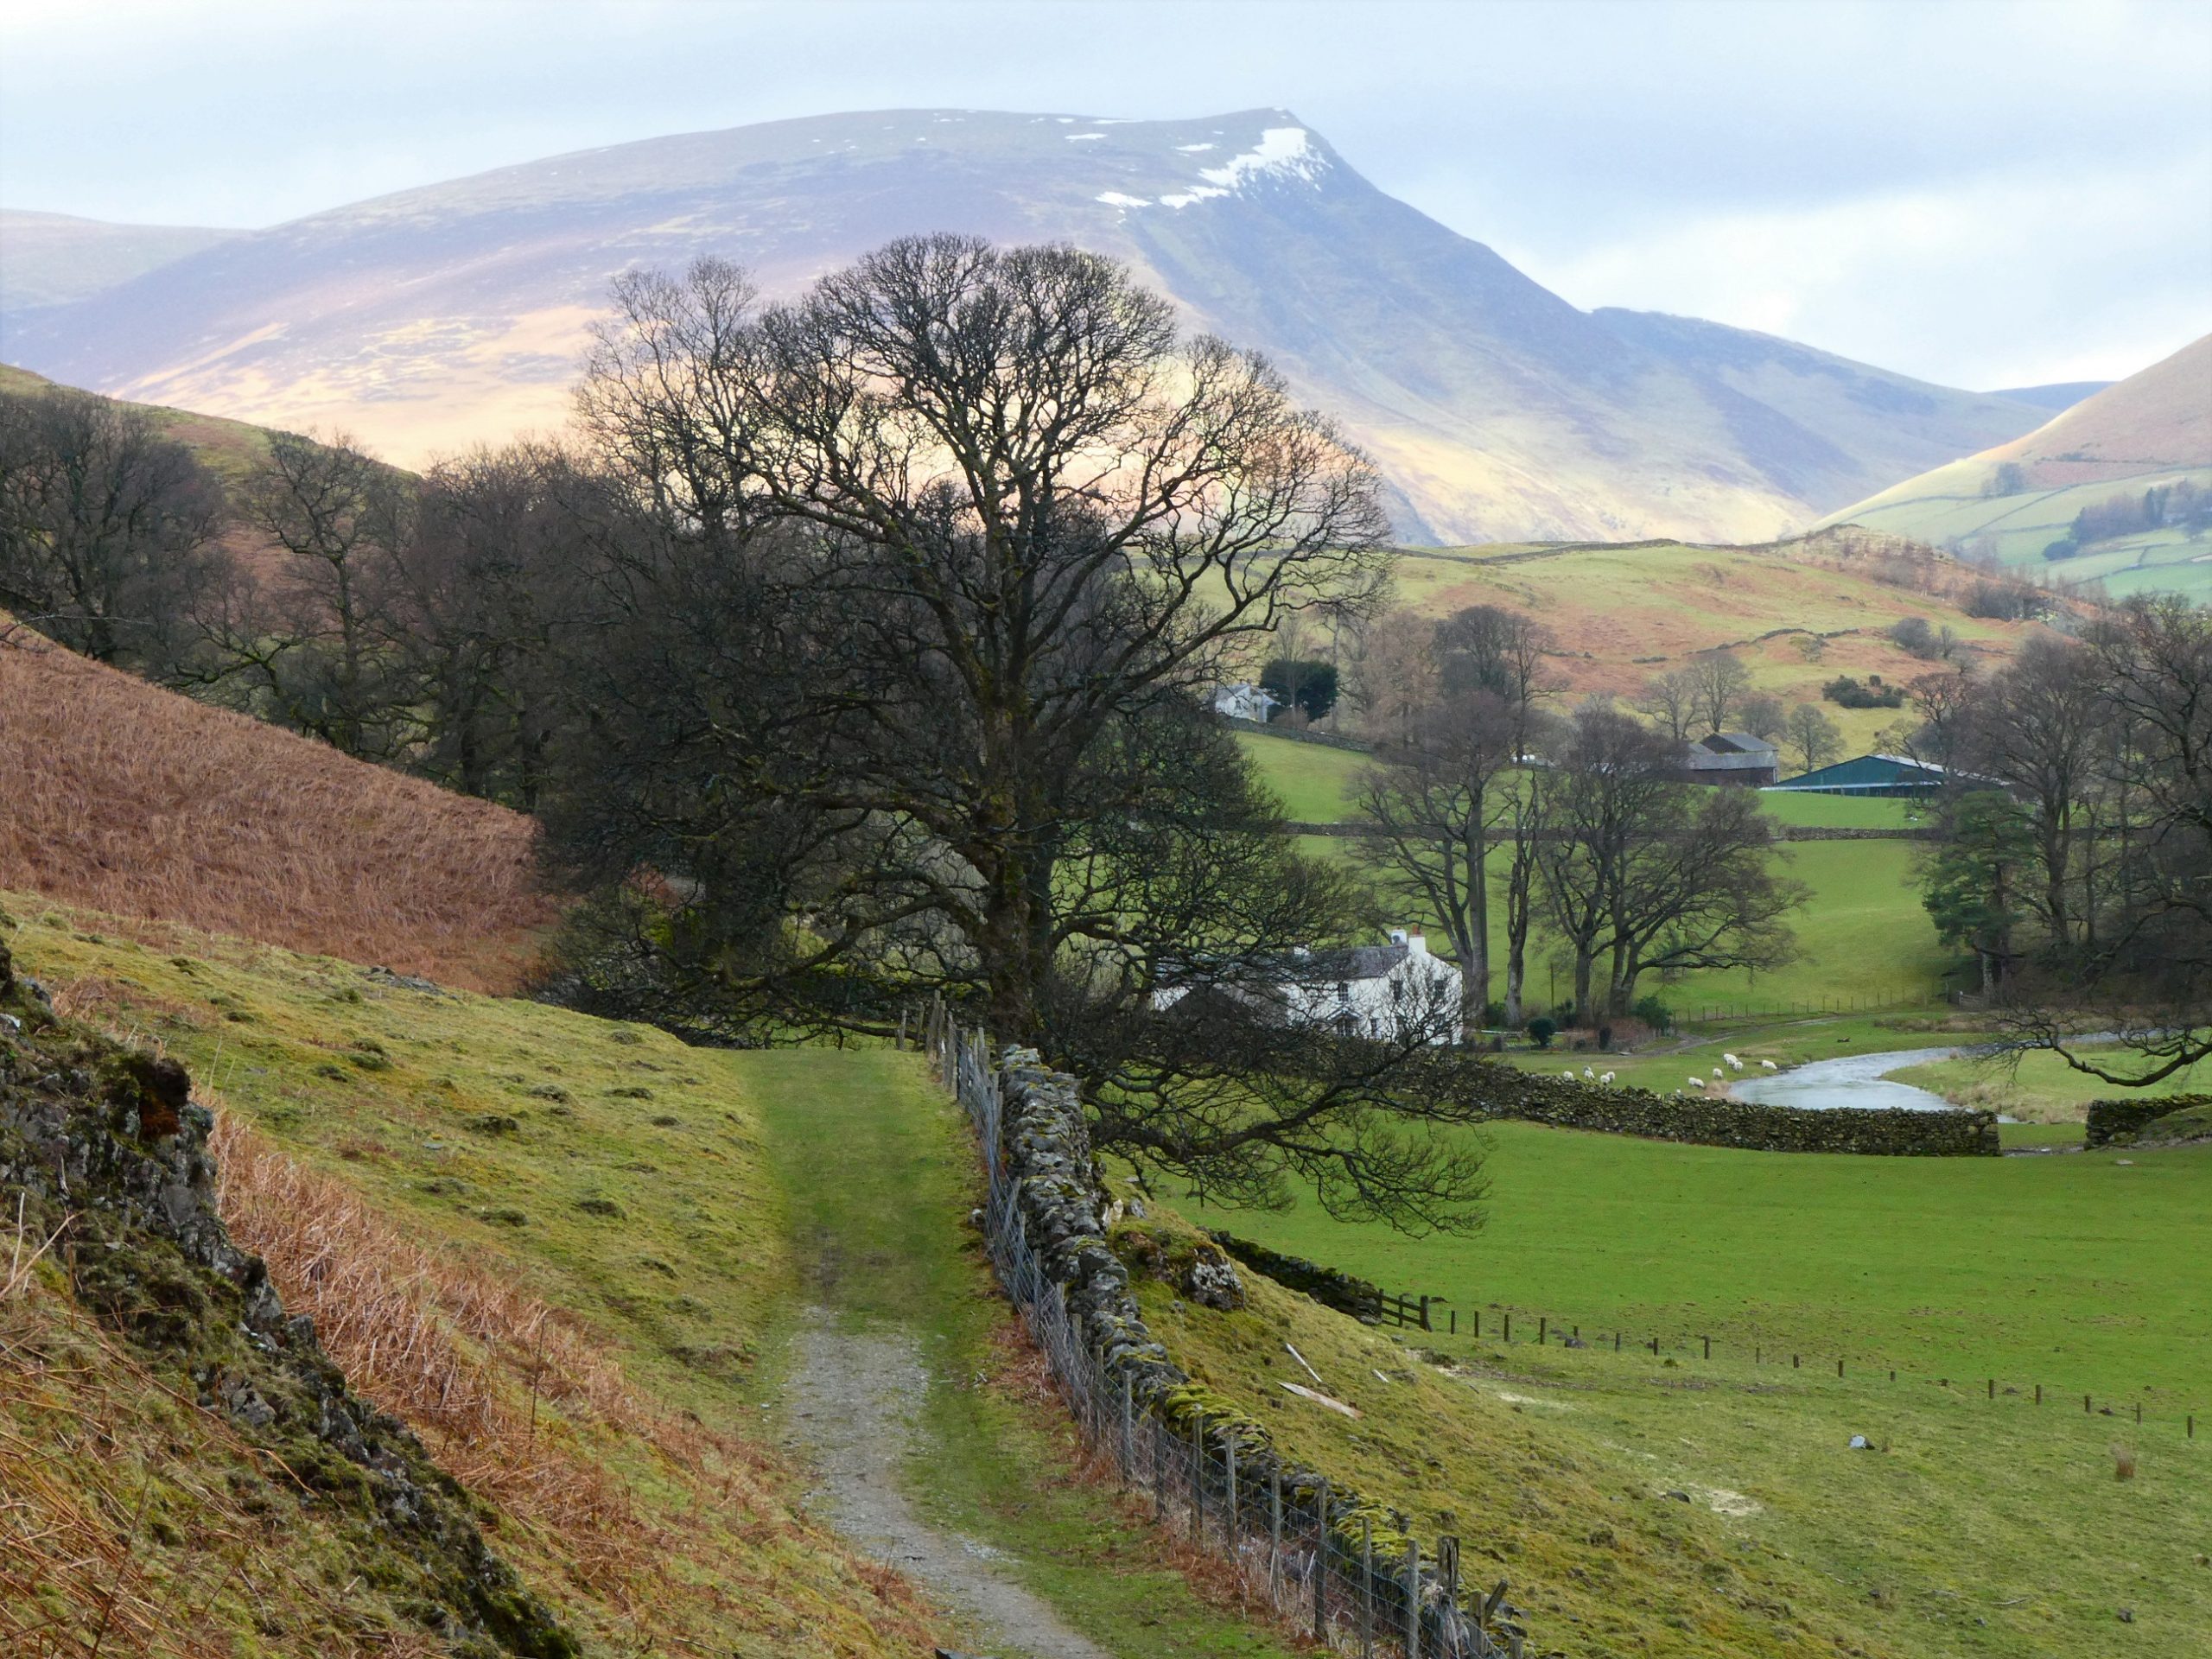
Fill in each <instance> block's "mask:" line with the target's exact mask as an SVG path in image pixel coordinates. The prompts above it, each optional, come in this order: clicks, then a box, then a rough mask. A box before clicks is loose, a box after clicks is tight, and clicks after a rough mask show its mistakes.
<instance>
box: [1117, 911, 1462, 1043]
mask: <svg viewBox="0 0 2212 1659" xmlns="http://www.w3.org/2000/svg"><path fill="white" fill-rule="evenodd" d="M1214 989H1215V990H1216V992H1217V993H1218V994H1221V995H1229V996H1231V997H1234V998H1235V999H1236V1001H1240V1002H1243V1003H1244V1004H1246V1005H1247V1006H1249V1007H1255V1008H1257V1007H1269V1008H1272V1009H1274V1011H1275V1012H1276V1013H1277V1014H1279V1015H1280V1017H1281V1019H1282V1020H1285V1021H1286V1022H1289V1023H1294V1024H1298V1025H1315V1026H1327V1027H1332V1029H1336V1030H1340V1031H1344V1032H1345V1033H1348V1034H1351V1035H1353V1036H1358V1037H1375V1038H1383V1039H1388V1038H1391V1037H1395V1036H1397V1035H1399V1034H1400V1033H1402V1032H1404V1031H1405V1030H1406V1029H1407V1028H1408V1027H1409V1026H1426V1027H1431V1028H1433V1031H1434V1033H1435V1034H1434V1037H1433V1040H1434V1041H1437V1042H1440V1043H1444V1042H1450V1041H1452V1039H1453V1037H1454V1036H1455V1035H1456V1033H1457V1031H1458V1027H1459V969H1457V968H1455V967H1453V966H1452V964H1451V963H1448V962H1446V961H1445V960H1444V959H1443V958H1442V957H1436V956H1432V955H1430V954H1429V949H1428V941H1427V939H1426V938H1423V937H1422V936H1421V931H1420V930H1419V929H1417V928H1394V929H1392V930H1391V933H1390V940H1389V944H1359V945H1352V946H1350V947H1348V948H1346V949H1343V950H1306V949H1304V948H1303V947H1301V948H1300V949H1299V950H1295V951H1294V952H1293V953H1292V954H1291V955H1290V956H1288V957H1284V958H1281V961H1280V962H1279V963H1277V964H1276V968H1275V970H1274V973H1273V975H1272V976H1270V977H1269V978H1268V980H1267V982H1264V983H1262V984H1252V983H1247V984H1244V985H1241V986H1237V987H1235V988H1231V987H1229V986H1226V985H1223V986H1217V987H1216V988H1214ZM1187 994H1188V988H1186V987H1184V986H1176V987H1173V988H1168V989H1163V990H1160V991H1157V992H1155V993H1154V995H1153V1004H1152V1005H1153V1007H1154V1010H1155V1011H1157V1010H1160V1009H1165V1008H1169V1007H1173V1006H1174V1005H1175V1004H1176V1003H1177V1002H1179V1001H1181V1000H1182V999H1183V997H1184V996H1185V995H1187Z"/></svg>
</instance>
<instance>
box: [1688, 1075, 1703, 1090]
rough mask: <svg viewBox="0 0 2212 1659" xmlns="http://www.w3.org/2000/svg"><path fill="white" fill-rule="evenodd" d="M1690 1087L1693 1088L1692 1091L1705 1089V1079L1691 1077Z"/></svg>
mask: <svg viewBox="0 0 2212 1659" xmlns="http://www.w3.org/2000/svg"><path fill="white" fill-rule="evenodd" d="M1690 1087H1691V1088H1693V1089H1702V1088H1704V1087H1705V1079H1704V1078H1703V1077H1692V1078H1691V1079H1690Z"/></svg>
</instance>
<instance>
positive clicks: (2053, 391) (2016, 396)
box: [1989, 380, 2112, 413]
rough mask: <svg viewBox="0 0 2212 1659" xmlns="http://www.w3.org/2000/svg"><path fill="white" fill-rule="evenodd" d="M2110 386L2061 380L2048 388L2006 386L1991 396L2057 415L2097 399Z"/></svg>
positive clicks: (2085, 381) (2102, 382)
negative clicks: (2084, 401)
mask: <svg viewBox="0 0 2212 1659" xmlns="http://www.w3.org/2000/svg"><path fill="white" fill-rule="evenodd" d="M2108 385H2112V382H2111V381H2109V380H2059V381H2054V382H2053V383H2052V384H2051V385H2047V386H2005V387H2001V388H1999V390H1998V391H1993V392H1991V393H1990V394H1989V395H1990V396H1991V397H2002V398H2004V399H2005V401H2006V402H2008V403H2014V404H2034V405H2035V406H2036V407H2037V409H2048V410H2051V411H2053V412H2054V413H2056V411H2057V410H2062V409H2071V408H2073V407H2074V405H2075V404H2078V403H2080V402H2081V401H2082V399H2083V398H2084V397H2095V396H2096V394H2097V393H2099V392H2101V391H2103V390H2104V389H2105V388H2106V387H2107V386H2108Z"/></svg>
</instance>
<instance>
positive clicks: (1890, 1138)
mask: <svg viewBox="0 0 2212 1659" xmlns="http://www.w3.org/2000/svg"><path fill="white" fill-rule="evenodd" d="M1438 1065H1439V1068H1440V1080H1439V1081H1438V1083H1437V1084H1435V1085H1434V1086H1438V1087H1441V1088H1443V1089H1445V1090H1448V1091H1449V1092H1451V1093H1452V1095H1453V1096H1456V1097H1457V1098H1459V1099H1461V1100H1464V1101H1471V1102H1472V1103H1476V1104H1478V1105H1479V1106H1481V1107H1482V1108H1483V1109H1484V1111H1485V1112H1486V1113H1487V1114H1488V1115H1489V1116H1492V1117H1504V1118H1521V1119H1523V1120H1525V1121H1527V1122H1531V1123H1550V1124H1554V1125H1556V1126H1557V1127H1559V1128H1566V1129H1595V1130H1598V1131H1599V1132H1600V1133H1603V1134H1606V1135H1636V1136H1638V1137H1640V1138H1642V1139H1644V1140H1648V1141H1688V1142H1690V1143H1692V1144H1694V1145H1698V1146H1707V1147H1748V1148H1751V1149H1753V1150H1756V1151H1759V1152H1844V1153H1856V1154H1864V1155H1868V1156H1873V1157H1892V1158H1993V1157H1996V1156H1997V1155H1998V1154H1999V1150H2000V1148H1999V1145H1998V1139H1997V1115H1996V1114H1995V1113H1993V1112H1967V1111H1953V1112H1940V1111H1927V1112H1920V1111H1898V1110H1866V1109H1858V1108H1851V1109H1841V1110H1834V1111H1820V1110H1815V1109H1811V1108H1808V1107H1803V1106H1764V1105H1759V1104H1757V1103H1753V1102H1751V1101H1745V1100H1731V1099H1727V1098H1725V1097H1724V1098H1719V1099H1715V1098H1713V1096H1706V1095H1699V1096H1689V1095H1656V1094H1653V1093H1651V1092H1650V1091H1649V1090H1644V1089H1630V1088H1622V1087H1608V1086H1605V1085H1603V1084H1592V1083H1585V1082H1582V1081H1580V1080H1579V1079H1575V1080H1570V1079H1568V1078H1566V1077H1543V1076H1541V1075H1539V1074H1537V1073H1535V1072H1529V1071H1517V1070H1516V1069H1515V1068H1514V1067H1512V1066H1510V1065H1504V1064H1503V1063H1502V1062H1499V1061H1495V1060H1484V1059H1478V1058H1473V1057H1471V1056H1465V1055H1454V1056H1452V1057H1450V1058H1446V1059H1442V1060H1440V1062H1439V1063H1438Z"/></svg>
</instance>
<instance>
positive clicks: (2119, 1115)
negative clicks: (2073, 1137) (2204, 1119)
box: [2082, 1095, 2212, 1147]
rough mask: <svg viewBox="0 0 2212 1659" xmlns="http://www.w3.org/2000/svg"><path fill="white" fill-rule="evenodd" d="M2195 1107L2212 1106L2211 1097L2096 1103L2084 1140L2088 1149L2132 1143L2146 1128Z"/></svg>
mask: <svg viewBox="0 0 2212 1659" xmlns="http://www.w3.org/2000/svg"><path fill="white" fill-rule="evenodd" d="M2192 1106H2212V1095H2161V1096H2158V1097H2157V1098H2156V1099H2153V1100H2093V1101H2091V1102H2090V1103H2089V1127H2088V1130H2087V1131H2086V1132H2085V1133H2084V1135H2082V1144H2083V1145H2084V1146H2089V1147H2105V1146H2110V1145H2112V1144H2113V1142H2114V1141H2133V1139H2134V1138H2135V1137H2136V1136H2137V1135H2140V1134H2141V1133H2142V1132H2143V1131H2144V1130H2145V1128H2149V1127H2150V1126H2151V1125H2152V1124H2153V1123H2155V1122H2158V1120H2159V1119H2160V1118H2162V1117H2165V1116H2169V1115H2171V1114H2172V1113H2174V1112H2178V1111H2183V1110H2186V1109H2189V1108H2190V1107H2192Z"/></svg>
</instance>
